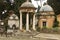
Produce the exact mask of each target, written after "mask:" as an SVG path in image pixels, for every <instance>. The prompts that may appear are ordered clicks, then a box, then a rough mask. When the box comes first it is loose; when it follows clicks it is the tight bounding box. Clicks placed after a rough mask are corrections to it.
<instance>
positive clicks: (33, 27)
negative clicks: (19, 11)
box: [33, 14, 36, 30]
mask: <svg viewBox="0 0 60 40" xmlns="http://www.w3.org/2000/svg"><path fill="white" fill-rule="evenodd" d="M33 30H36V28H35V14H34V15H33Z"/></svg>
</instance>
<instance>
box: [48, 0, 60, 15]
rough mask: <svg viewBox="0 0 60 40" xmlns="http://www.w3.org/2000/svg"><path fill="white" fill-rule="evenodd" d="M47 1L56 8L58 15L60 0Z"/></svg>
mask: <svg viewBox="0 0 60 40" xmlns="http://www.w3.org/2000/svg"><path fill="white" fill-rule="evenodd" d="M47 2H48V4H49V5H50V6H51V7H52V8H53V9H54V12H55V14H56V15H58V14H60V0H47Z"/></svg>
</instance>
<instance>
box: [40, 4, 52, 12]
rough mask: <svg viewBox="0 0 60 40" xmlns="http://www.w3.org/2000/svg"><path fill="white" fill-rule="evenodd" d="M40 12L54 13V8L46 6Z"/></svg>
mask: <svg viewBox="0 0 60 40" xmlns="http://www.w3.org/2000/svg"><path fill="white" fill-rule="evenodd" d="M40 11H53V8H52V7H51V6H49V5H45V6H43V7H41V8H40Z"/></svg>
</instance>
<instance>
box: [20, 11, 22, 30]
mask: <svg viewBox="0 0 60 40" xmlns="http://www.w3.org/2000/svg"><path fill="white" fill-rule="evenodd" d="M20 30H22V12H21V11H20Z"/></svg>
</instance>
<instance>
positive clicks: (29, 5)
mask: <svg viewBox="0 0 60 40" xmlns="http://www.w3.org/2000/svg"><path fill="white" fill-rule="evenodd" d="M21 7H31V8H35V7H34V5H33V4H32V3H31V2H29V1H26V2H24V3H23V4H22V5H21Z"/></svg>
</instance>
